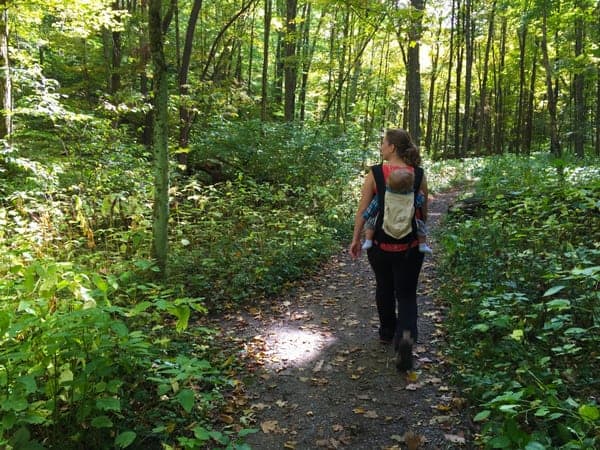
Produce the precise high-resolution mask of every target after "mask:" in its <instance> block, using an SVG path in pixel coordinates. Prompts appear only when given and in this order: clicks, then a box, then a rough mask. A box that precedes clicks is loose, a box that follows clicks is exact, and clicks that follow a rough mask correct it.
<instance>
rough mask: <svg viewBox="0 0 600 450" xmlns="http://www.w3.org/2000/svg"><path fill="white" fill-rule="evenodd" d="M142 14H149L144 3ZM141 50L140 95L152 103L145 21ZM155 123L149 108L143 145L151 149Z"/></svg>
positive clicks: (144, 125)
mask: <svg viewBox="0 0 600 450" xmlns="http://www.w3.org/2000/svg"><path fill="white" fill-rule="evenodd" d="M140 14H142V15H143V16H146V15H147V14H148V11H147V5H146V4H144V3H142V5H141V6H140ZM139 45H140V50H139V58H140V93H141V94H142V97H143V98H144V102H147V103H150V102H151V100H150V80H149V79H148V75H147V73H146V67H147V66H148V62H149V61H150V56H151V55H150V47H149V43H148V29H147V27H146V26H145V23H144V21H142V23H141V29H140V44H139ZM153 123H154V112H153V109H152V108H147V111H146V113H145V114H144V124H143V125H142V144H144V145H145V146H146V147H150V146H151V145H152V133H153V131H152V126H153Z"/></svg>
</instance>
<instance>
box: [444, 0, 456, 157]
mask: <svg viewBox="0 0 600 450" xmlns="http://www.w3.org/2000/svg"><path fill="white" fill-rule="evenodd" d="M455 23H456V0H452V12H451V14H450V56H449V57H448V75H447V77H446V89H445V94H446V96H445V104H446V107H445V109H444V139H443V144H442V148H443V149H444V153H446V152H447V150H448V134H449V128H450V90H451V86H452V69H453V67H452V64H453V63H454V36H455V30H456V27H455Z"/></svg>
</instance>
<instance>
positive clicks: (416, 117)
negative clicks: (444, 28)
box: [406, 0, 425, 145]
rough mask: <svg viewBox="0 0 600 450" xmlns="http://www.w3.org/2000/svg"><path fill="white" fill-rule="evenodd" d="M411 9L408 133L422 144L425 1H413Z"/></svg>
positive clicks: (407, 69)
mask: <svg viewBox="0 0 600 450" xmlns="http://www.w3.org/2000/svg"><path fill="white" fill-rule="evenodd" d="M410 4H411V8H414V10H415V13H414V16H413V19H412V20H411V23H410V26H409V32H408V38H409V42H410V45H409V47H408V55H407V57H408V67H407V68H406V76H407V80H406V85H407V87H408V131H409V133H410V135H411V137H412V139H413V141H414V142H415V143H416V144H417V145H419V144H420V142H421V63H420V61H419V52H420V48H421V45H420V41H421V34H422V23H423V12H424V10H425V1H424V0H411V2H410Z"/></svg>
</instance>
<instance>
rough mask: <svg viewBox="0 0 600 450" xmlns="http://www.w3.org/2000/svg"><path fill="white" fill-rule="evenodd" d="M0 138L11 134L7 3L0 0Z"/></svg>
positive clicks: (7, 137)
mask: <svg viewBox="0 0 600 450" xmlns="http://www.w3.org/2000/svg"><path fill="white" fill-rule="evenodd" d="M0 64H2V68H1V69H0V108H2V109H1V110H0V139H7V140H8V139H10V135H11V134H12V86H11V74H10V59H9V56H8V5H7V4H6V0H0Z"/></svg>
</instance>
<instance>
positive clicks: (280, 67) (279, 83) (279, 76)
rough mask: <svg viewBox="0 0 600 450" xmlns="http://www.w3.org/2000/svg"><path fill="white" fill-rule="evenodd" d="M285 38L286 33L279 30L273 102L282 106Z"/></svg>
mask: <svg viewBox="0 0 600 450" xmlns="http://www.w3.org/2000/svg"><path fill="white" fill-rule="evenodd" d="M284 39H285V34H284V33H283V32H282V31H277V47H276V49H275V80H274V82H273V102H274V103H275V104H276V105H277V106H278V107H280V106H281V105H282V104H283V74H284V71H285V70H284V69H285V65H284V59H285V58H284V53H283V49H284V43H283V42H284Z"/></svg>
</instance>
